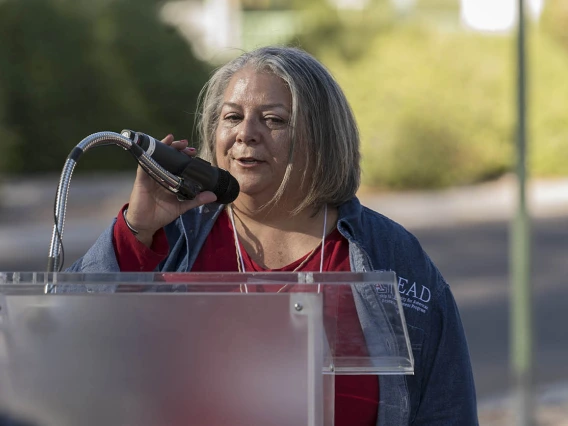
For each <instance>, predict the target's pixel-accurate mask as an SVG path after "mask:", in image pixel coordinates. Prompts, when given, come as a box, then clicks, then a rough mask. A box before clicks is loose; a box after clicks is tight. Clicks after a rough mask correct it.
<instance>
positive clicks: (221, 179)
mask: <svg viewBox="0 0 568 426" xmlns="http://www.w3.org/2000/svg"><path fill="white" fill-rule="evenodd" d="M120 133H121V135H122V136H125V137H127V138H128V139H130V140H131V141H132V142H133V144H132V148H133V151H134V152H133V154H134V155H135V156H138V155H137V153H136V152H135V151H136V148H137V147H139V148H141V149H142V150H143V151H144V152H145V153H146V155H148V156H149V157H152V159H153V160H154V161H156V163H158V164H159V165H160V166H162V167H163V168H164V169H166V170H167V171H168V172H170V173H172V174H174V175H176V176H178V177H179V178H181V179H182V185H181V187H180V188H179V192H177V195H178V198H180V199H182V200H184V199H185V200H192V199H193V198H195V196H196V195H197V194H198V193H200V192H203V191H211V192H213V193H214V194H215V195H216V196H217V202H218V203H221V204H229V203H232V202H233V201H235V199H236V198H237V196H238V195H239V191H240V188H239V182H237V180H236V179H235V178H234V177H233V176H231V174H230V173H229V172H228V171H226V170H223V169H220V168H218V167H214V166H212V165H211V163H209V162H208V161H205V160H203V159H201V158H198V157H190V156H188V155H186V154H183V153H182V152H180V151H178V150H177V149H175V148H172V147H171V146H169V145H166V144H165V143H162V142H160V141H158V140H157V139H155V138H153V137H152V136H149V135H147V134H145V133H140V132H134V131H132V130H128V129H125V130H123V131H122V132H120ZM140 154H141V153H140Z"/></svg>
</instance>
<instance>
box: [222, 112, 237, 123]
mask: <svg viewBox="0 0 568 426" xmlns="http://www.w3.org/2000/svg"><path fill="white" fill-rule="evenodd" d="M225 120H226V121H229V122H235V121H238V120H240V117H239V115H237V114H227V115H226V116H225Z"/></svg>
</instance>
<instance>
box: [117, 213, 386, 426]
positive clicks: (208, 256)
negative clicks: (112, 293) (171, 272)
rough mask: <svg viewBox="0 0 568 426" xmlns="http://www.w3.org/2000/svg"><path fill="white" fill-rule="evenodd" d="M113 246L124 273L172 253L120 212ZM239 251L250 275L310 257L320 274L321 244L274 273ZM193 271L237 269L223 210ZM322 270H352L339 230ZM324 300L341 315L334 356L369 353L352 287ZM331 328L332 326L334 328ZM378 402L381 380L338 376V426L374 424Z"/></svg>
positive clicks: (328, 314)
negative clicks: (147, 240) (141, 235)
mask: <svg viewBox="0 0 568 426" xmlns="http://www.w3.org/2000/svg"><path fill="white" fill-rule="evenodd" d="M114 247H115V252H116V256H117V260H118V264H119V266H120V270H121V271H123V272H126V271H148V272H149V271H153V270H154V269H155V267H156V266H157V265H158V264H159V263H160V262H161V261H162V260H163V259H164V258H165V257H166V256H167V254H168V251H169V246H168V242H167V239H166V237H165V232H164V231H163V230H160V231H158V232H157V233H156V235H155V236H154V240H153V242H152V247H151V248H148V247H146V246H145V245H144V244H142V243H140V242H139V241H138V240H137V239H136V237H134V235H132V233H131V232H130V230H129V229H128V227H127V226H126V224H125V222H124V218H123V216H122V212H121V213H120V214H119V215H118V220H117V224H116V226H115V227H114ZM241 253H242V255H243V261H244V265H245V270H246V271H249V272H255V271H293V270H294V269H295V268H297V267H298V266H299V265H300V264H301V263H302V262H303V261H304V260H306V257H307V256H309V259H307V260H306V263H305V264H304V265H303V266H302V267H301V268H300V270H301V271H319V270H320V261H321V246H320V247H318V248H317V249H316V250H315V251H314V252H313V253H310V254H306V255H305V256H303V257H301V258H300V259H298V260H296V261H294V262H292V263H291V264H289V265H287V266H285V267H283V268H280V269H270V270H265V269H263V268H262V267H261V266H259V265H258V264H256V263H255V262H254V261H253V260H252V259H251V258H250V256H249V255H248V254H247V252H246V250H245V249H244V247H243V246H242V245H241ZM191 270H192V271H193V272H213V271H215V272H232V271H235V272H236V271H238V264H237V253H236V247H235V240H234V237H233V228H232V225H231V222H230V220H229V218H228V215H227V214H226V213H225V212H222V213H221V215H220V216H219V218H218V220H217V221H216V222H215V224H214V225H213V228H212V229H211V232H210V233H209V236H208V237H207V239H206V240H205V243H204V245H203V247H202V248H201V251H200V252H199V254H198V256H197V259H196V260H195V262H194V264H193V267H192V269H191ZM323 270H324V271H327V272H329V271H350V270H351V268H350V264H349V245H348V242H347V240H346V239H345V238H343V236H342V235H341V234H340V233H339V231H338V230H337V229H335V230H334V231H333V232H331V233H330V234H329V235H328V236H327V237H326V239H325V248H324V262H323ZM281 288H282V286H281V285H274V286H272V285H271V286H266V285H264V286H261V285H255V286H250V285H249V286H248V291H249V292H259V291H266V292H275V291H278V290H280V289H281ZM291 288H292V287H289V288H285V289H284V290H283V291H290V289H291ZM324 299H325V303H324V307H325V308H324V309H325V312H324V317H325V318H328V319H335V317H336V312H337V336H333V335H330V333H328V340H330V344H332V345H335V348H336V355H341V356H350V355H351V356H361V355H364V354H365V352H366V346H365V339H364V336H363V331H362V330H361V325H360V323H359V319H358V316H357V311H356V309H355V303H354V301H353V295H352V293H351V291H350V288H349V287H348V286H341V287H336V288H329V289H328V288H326V289H325V291H324ZM331 329H333V327H330V330H331ZM331 334H334V333H331ZM347 336H348V338H347ZM334 341H335V343H334ZM378 403H379V381H378V377H377V376H373V375H353V376H345V375H336V376H335V424H336V425H337V426H375V425H376V423H377V409H378Z"/></svg>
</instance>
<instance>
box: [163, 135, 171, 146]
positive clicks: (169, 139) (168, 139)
mask: <svg viewBox="0 0 568 426" xmlns="http://www.w3.org/2000/svg"><path fill="white" fill-rule="evenodd" d="M173 141H174V135H172V134H171V133H170V134H169V135H168V136H166V137H165V138H164V139H162V142H163V143H165V144H166V145H171V144H172V142H173Z"/></svg>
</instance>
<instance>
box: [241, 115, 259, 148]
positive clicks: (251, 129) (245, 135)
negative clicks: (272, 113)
mask: <svg viewBox="0 0 568 426" xmlns="http://www.w3.org/2000/svg"><path fill="white" fill-rule="evenodd" d="M259 141H260V129H259V124H258V123H256V122H255V120H254V119H251V118H244V119H243V120H242V121H241V122H240V123H239V128H238V131H237V142H241V143H257V142H259Z"/></svg>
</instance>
